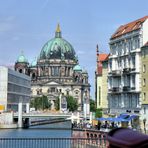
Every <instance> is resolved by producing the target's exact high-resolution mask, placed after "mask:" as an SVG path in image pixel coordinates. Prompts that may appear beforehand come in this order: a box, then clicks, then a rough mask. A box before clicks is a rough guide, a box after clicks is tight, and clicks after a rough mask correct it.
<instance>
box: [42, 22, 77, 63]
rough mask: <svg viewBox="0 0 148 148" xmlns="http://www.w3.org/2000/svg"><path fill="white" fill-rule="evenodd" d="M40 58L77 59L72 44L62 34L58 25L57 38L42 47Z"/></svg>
mask: <svg viewBox="0 0 148 148" xmlns="http://www.w3.org/2000/svg"><path fill="white" fill-rule="evenodd" d="M40 59H62V60H65V59H71V60H77V58H76V54H75V51H74V49H73V47H72V45H71V44H70V43H69V42H68V41H66V40H64V39H63V38H62V36H61V30H60V27H59V25H58V27H57V29H56V32H55V38H53V39H51V40H49V41H48V42H47V43H46V44H45V45H44V46H43V48H42V50H41V53H40Z"/></svg>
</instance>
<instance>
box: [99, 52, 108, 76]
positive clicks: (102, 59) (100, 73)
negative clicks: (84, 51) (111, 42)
mask: <svg viewBox="0 0 148 148" xmlns="http://www.w3.org/2000/svg"><path fill="white" fill-rule="evenodd" d="M108 57H109V54H97V74H99V75H102V62H103V61H106V60H107V59H108Z"/></svg>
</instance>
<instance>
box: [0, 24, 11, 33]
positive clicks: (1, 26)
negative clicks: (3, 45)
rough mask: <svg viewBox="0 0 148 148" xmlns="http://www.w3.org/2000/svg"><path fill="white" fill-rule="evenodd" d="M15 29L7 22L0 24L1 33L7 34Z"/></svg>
mask: <svg viewBox="0 0 148 148" xmlns="http://www.w3.org/2000/svg"><path fill="white" fill-rule="evenodd" d="M12 29H13V25H12V24H9V23H7V22H0V32H7V31H10V30H12Z"/></svg>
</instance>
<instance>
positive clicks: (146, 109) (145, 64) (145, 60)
mask: <svg viewBox="0 0 148 148" xmlns="http://www.w3.org/2000/svg"><path fill="white" fill-rule="evenodd" d="M147 82H148V42H147V43H146V44H145V45H144V46H143V47H142V48H141V98H142V99H141V105H142V110H141V114H142V120H143V122H145V126H148V83H147Z"/></svg>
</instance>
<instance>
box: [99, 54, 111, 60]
mask: <svg viewBox="0 0 148 148" xmlns="http://www.w3.org/2000/svg"><path fill="white" fill-rule="evenodd" d="M108 56H109V54H104V53H102V54H98V55H97V60H98V61H100V62H102V61H105V60H106V58H107V57H108Z"/></svg>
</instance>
